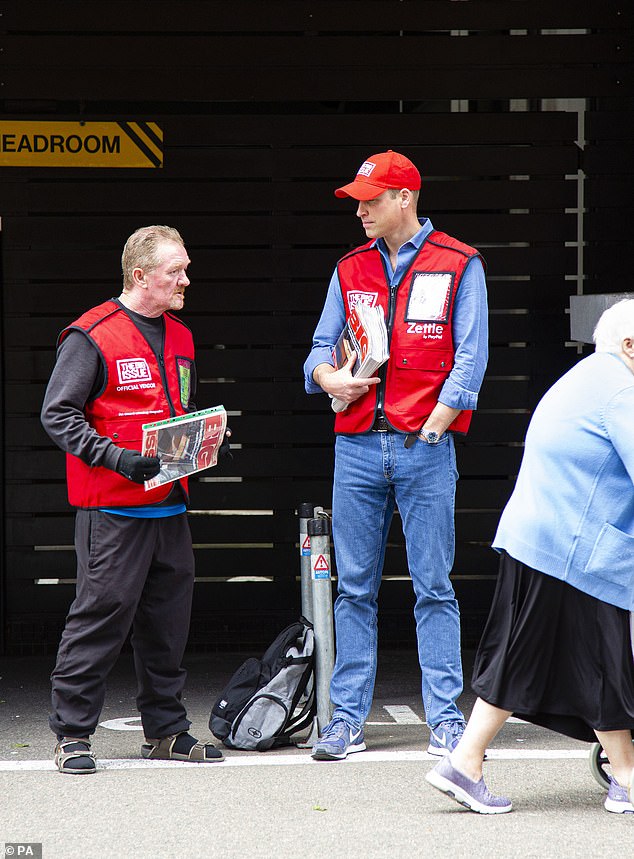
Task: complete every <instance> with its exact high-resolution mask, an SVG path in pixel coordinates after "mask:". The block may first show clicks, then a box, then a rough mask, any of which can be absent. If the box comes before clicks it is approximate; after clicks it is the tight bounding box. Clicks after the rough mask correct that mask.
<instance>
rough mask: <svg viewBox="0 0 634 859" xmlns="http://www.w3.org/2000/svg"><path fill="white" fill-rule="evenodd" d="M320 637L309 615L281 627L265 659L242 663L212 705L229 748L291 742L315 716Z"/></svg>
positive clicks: (215, 725) (213, 721)
mask: <svg viewBox="0 0 634 859" xmlns="http://www.w3.org/2000/svg"><path fill="white" fill-rule="evenodd" d="M314 646H315V637H314V633H313V627H312V624H310V623H309V622H308V621H307V620H305V618H303V617H302V618H300V619H299V621H297V622H295V623H292V624H290V626H287V627H286V629H284V630H282V632H280V634H279V635H278V636H277V638H276V639H275V641H274V642H273V643H272V644H271V645H270V646H269V647H268V649H267V650H266V652H265V653H264V655H263V656H262V658H261V659H256V658H255V657H251V658H250V659H247V660H246V662H243V663H242V665H241V666H240V668H238V670H237V671H236V672H235V673H234V675H233V677H232V678H231V680H229V682H228V683H227V685H226V686H225V688H224V689H223V690H222V692H221V694H220V695H219V697H218V698H217V700H216V702H215V704H214V705H213V707H212V709H211V715H210V717H209V728H210V730H211V732H212V733H213V734H214V735H215V736H216V737H218V739H219V740H222V743H223V745H225V746H226V747H227V748H229V749H249V750H255V751H258V752H264V751H266V750H267V749H271V748H273V747H277V746H288V745H291V744H292V739H291V737H292V735H293V734H297V733H299V732H300V731H302V730H304V729H305V728H308V727H310V725H311V724H312V721H313V719H314V717H315V713H316V710H317V704H316V700H315V682H314V670H315V656H314Z"/></svg>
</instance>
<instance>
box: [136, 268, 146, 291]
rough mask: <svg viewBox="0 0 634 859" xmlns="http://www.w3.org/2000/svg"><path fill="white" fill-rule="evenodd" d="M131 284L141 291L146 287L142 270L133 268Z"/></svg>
mask: <svg viewBox="0 0 634 859" xmlns="http://www.w3.org/2000/svg"><path fill="white" fill-rule="evenodd" d="M132 283H133V284H134V285H135V286H138V287H140V288H141V289H145V288H146V287H147V283H146V280H145V272H144V271H143V269H142V268H135V269H133V270H132Z"/></svg>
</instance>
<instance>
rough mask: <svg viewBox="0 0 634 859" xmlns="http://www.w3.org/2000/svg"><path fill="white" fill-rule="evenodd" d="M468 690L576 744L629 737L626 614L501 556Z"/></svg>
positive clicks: (632, 704) (631, 703) (632, 657)
mask: <svg viewBox="0 0 634 859" xmlns="http://www.w3.org/2000/svg"><path fill="white" fill-rule="evenodd" d="M472 687H473V691H474V692H475V693H476V694H477V695H478V696H479V697H480V698H482V699H483V700H484V701H487V702H488V703H489V704H493V705H494V706H495V707H500V708H501V709H503V710H510V711H512V712H513V714H514V715H515V716H517V717H518V718H520V719H525V720H526V721H527V722H532V723H534V724H536V725H542V726H543V727H545V728H550V729H551V730H553V731H558V732H559V733H560V734H564V735H566V736H568V737H574V738H575V739H577V740H586V741H589V742H594V741H595V740H596V737H595V735H594V730H597V731H618V730H624V729H629V730H632V731H634V654H633V653H632V635H631V631H630V613H629V612H628V611H626V610H625V609H621V608H617V607H616V606H613V605H609V604H608V603H605V602H601V600H598V599H596V598H594V597H591V596H588V594H584V593H582V592H581V591H579V590H577V589H576V588H573V587H572V586H571V585H569V584H567V583H566V582H561V581H559V580H558V579H555V578H553V577H552V576H547V575H545V574H544V573H540V572H538V571H537V570H533V569H531V568H530V567H527V566H526V565H525V564H522V563H520V562H519V561H516V560H514V559H513V558H511V557H510V556H509V555H506V554H503V555H502V557H501V559H500V571H499V576H498V582H497V587H496V590H495V595H494V597H493V603H492V605H491V611H490V614H489V618H488V620H487V623H486V626H485V629H484V632H483V634H482V640H481V641H480V645H479V647H478V652H477V654H476V659H475V664H474V669H473V678H472Z"/></svg>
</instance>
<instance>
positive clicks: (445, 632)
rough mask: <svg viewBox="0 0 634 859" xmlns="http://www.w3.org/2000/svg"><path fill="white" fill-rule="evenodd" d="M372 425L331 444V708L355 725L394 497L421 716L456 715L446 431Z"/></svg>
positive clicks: (452, 477) (451, 479) (452, 472)
mask: <svg viewBox="0 0 634 859" xmlns="http://www.w3.org/2000/svg"><path fill="white" fill-rule="evenodd" d="M404 440H405V436H404V435H401V434H398V433H377V432H371V433H368V434H367V435H350V436H346V435H340V436H337V440H336V444H335V478H334V490H333V505H332V524H333V541H334V550H335V557H336V561H337V575H338V591H339V596H338V597H337V600H336V603H335V630H336V637H337V654H336V661H335V668H334V671H333V677H332V683H331V689H330V694H331V698H332V702H333V705H334V708H335V709H334V718H343V719H345V720H346V721H347V722H349V723H350V724H351V725H353V726H354V727H357V728H359V727H361V726H362V725H363V724H364V722H365V720H366V718H367V715H368V712H369V711H370V707H371V705H372V696H373V693H374V682H375V678H376V661H377V599H378V593H379V587H380V584H381V575H382V571H383V562H384V558H385V545H386V542H387V536H388V531H389V528H390V522H391V520H392V515H393V513H394V509H395V507H396V506H398V510H399V512H400V515H401V520H402V524H403V532H404V534H405V545H406V548H407V560H408V566H409V572H410V575H411V577H412V582H413V584H414V592H415V595H416V604H415V607H414V616H415V620H416V635H417V640H418V659H419V663H420V667H421V671H422V695H423V705H424V708H425V716H426V719H427V723H428V724H429V725H431V726H432V727H433V726H435V725H437V724H438V723H439V722H442V721H444V720H445V719H449V720H451V719H461V718H463V717H462V713H461V712H460V710H459V709H458V707H457V705H456V699H457V698H458V696H459V695H460V693H461V692H462V663H461V657H460V614H459V611H458V603H457V601H456V598H455V595H454V591H453V588H452V586H451V583H450V581H449V573H450V571H451V567H452V565H453V560H454V547H455V528H454V501H455V488H456V479H457V477H458V472H457V470H456V456H455V450H454V443H453V437H452V436H451V434H446V435H445V436H444V437H443V438H442V439H441V441H440V442H439V443H438V444H436V445H428V444H427V443H426V442H423V441H419V440H417V441H416V442H415V443H414V444H413V445H412V447H411V448H409V449H406V448H405V447H404V444H403V443H404Z"/></svg>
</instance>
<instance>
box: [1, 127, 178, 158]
mask: <svg viewBox="0 0 634 859" xmlns="http://www.w3.org/2000/svg"><path fill="white" fill-rule="evenodd" d="M162 166H163V130H162V128H160V127H159V126H158V125H157V124H156V123H155V122H57V121H54V120H52V121H44V120H42V121H22V120H6V121H5V120H0V167H162Z"/></svg>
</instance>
